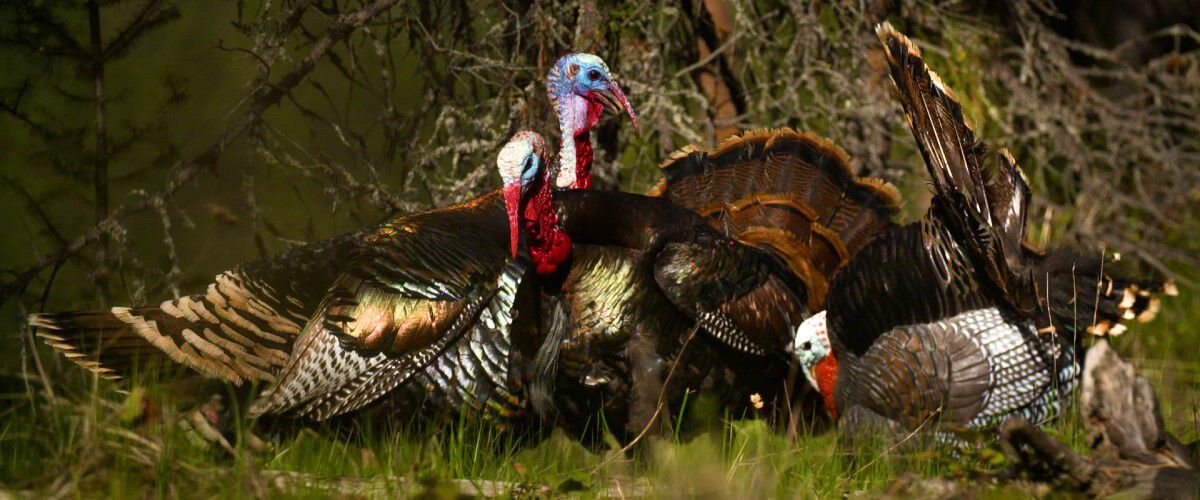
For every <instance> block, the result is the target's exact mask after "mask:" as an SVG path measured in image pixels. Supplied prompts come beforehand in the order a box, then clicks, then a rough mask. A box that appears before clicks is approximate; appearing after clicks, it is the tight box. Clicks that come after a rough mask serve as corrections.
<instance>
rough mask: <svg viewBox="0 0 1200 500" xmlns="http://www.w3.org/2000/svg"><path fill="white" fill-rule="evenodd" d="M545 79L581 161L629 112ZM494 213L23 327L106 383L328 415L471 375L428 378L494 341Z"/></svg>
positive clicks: (536, 254) (459, 214)
mask: <svg viewBox="0 0 1200 500" xmlns="http://www.w3.org/2000/svg"><path fill="white" fill-rule="evenodd" d="M571 73H585V76H586V77H587V78H589V82H591V83H588V84H586V85H585V84H583V83H578V84H574V85H571V86H566V85H564V84H563V79H562V78H561V77H560V75H565V74H571ZM575 76H578V75H575ZM549 77H550V79H551V81H548V82H547V84H548V85H547V89H548V92H550V93H551V94H552V95H554V96H555V102H554V109H555V112H556V114H557V119H558V122H559V123H560V126H562V127H563V131H564V133H565V134H567V135H566V136H564V138H563V141H564V143H570V144H573V145H575V149H576V150H577V151H578V150H581V149H586V150H588V151H590V143H588V145H587V146H583V143H584V142H587V138H588V130H590V128H591V127H592V126H594V125H595V124H596V121H597V120H598V119H599V118H600V115H601V113H602V111H603V110H604V109H605V107H611V108H613V109H616V110H618V111H621V110H623V111H625V112H627V113H628V114H629V116H630V117H631V118H634V116H635V115H634V114H633V111H632V109H631V108H630V107H629V105H628V103H627V102H626V99H625V97H624V94H623V93H622V92H621V91H620V88H619V86H617V84H616V83H615V82H614V80H613V78H612V75H611V74H609V71H608V68H607V67H606V66H605V65H604V63H603V61H601V60H600V59H599V58H597V57H595V56H590V55H585V54H572V55H568V56H565V57H564V58H562V59H561V60H560V61H559V62H558V63H557V64H556V65H555V67H554V69H552V70H551V71H550V74H549ZM581 78H583V77H577V78H576V80H577V81H581ZM581 109H582V110H584V111H586V113H585V114H584V115H583V116H582V118H581V117H580V116H579V113H578V111H579V110H581ZM634 120H635V122H634V123H635V124H636V119H634ZM513 144H520V145H527V146H528V147H529V148H530V151H534V152H535V153H536V154H534V155H533V156H538V154H545V151H546V148H545V145H544V144H543V141H542V140H541V138H540V136H537V137H535V136H533V135H528V134H526V135H519V136H518V137H516V138H514V139H513V141H512V142H511V143H510V145H509V146H513ZM522 147H523V146H522ZM506 150H507V149H506ZM541 161H542V162H545V161H547V160H545V159H542V160H541ZM562 161H569V163H570V164H571V165H572V169H571V170H570V172H571V174H572V175H571V177H573V178H578V177H586V176H587V173H588V172H589V171H590V168H591V156H590V155H579V157H578V158H570V159H569V160H567V159H564V160H562ZM567 184H573V181H572V182H571V183H567ZM551 187H553V183H552V182H551V183H548V184H547V190H548V189H549V188H551ZM535 191H536V190H533V191H530V194H532V193H534V192H535ZM537 192H540V191H537ZM541 196H542V199H543V200H546V199H548V194H542V195H541ZM518 201H519V200H518ZM505 202H506V192H505V191H504V190H498V191H494V192H491V193H488V194H485V195H483V196H480V197H478V198H475V199H472V200H470V201H467V202H465V203H461V204H458V205H454V206H450V207H446V208H441V209H437V210H431V211H428V212H423V213H418V214H413V215H409V216H403V217H399V218H396V219H393V220H390V221H388V222H385V223H382V224H379V225H376V226H372V227H367V228H364V229H361V230H358V231H355V232H353V233H349V234H345V235H342V236H338V237H335V238H331V239H329V240H325V241H321V242H317V243H312V244H309V245H304V246H301V247H297V248H295V249H293V250H290V251H288V252H285V253H283V254H280V255H277V256H273V257H270V258H267V259H264V260H262V261H256V262H251V263H247V264H243V265H241V266H238V267H237V268H235V269H233V270H230V271H227V272H225V273H222V274H221V275H219V276H218V277H217V279H216V280H215V282H214V283H213V284H211V285H209V287H208V288H207V290H206V291H205V292H203V293H199V294H195V295H189V296H184V297H180V298H177V299H172V300H167V301H165V302H162V303H161V304H159V305H157V306H144V307H115V308H111V309H108V310H97V311H76V312H66V313H40V314H34V315H31V316H30V318H29V323H30V325H31V326H32V327H34V328H35V329H36V331H37V334H38V336H39V337H40V338H42V339H43V340H44V341H45V342H46V343H47V344H49V345H50V346H52V347H54V348H55V349H57V350H59V351H60V352H62V353H63V354H64V356H66V357H67V358H68V359H70V360H71V361H73V362H75V363H76V364H79V365H80V366H82V367H84V368H87V369H89V370H91V371H93V372H95V373H97V374H98V375H101V376H103V377H109V378H118V377H120V376H121V375H123V374H127V373H128V372H129V371H130V370H131V369H132V368H133V366H134V365H135V364H136V365H137V366H141V367H145V368H148V369H149V368H152V367H156V366H170V365H175V364H178V365H183V366H186V367H188V368H191V369H193V370H195V371H197V372H199V373H200V374H201V375H204V376H206V377H211V378H215V379H218V380H223V381H227V382H231V383H233V384H236V385H241V384H244V383H247V382H251V383H266V384H271V385H272V390H270V391H269V392H268V393H267V394H266V395H265V397H264V398H263V399H261V400H260V401H258V403H257V404H256V405H255V406H254V409H255V411H256V412H258V413H264V414H284V415H293V416H305V417H309V418H313V419H318V420H320V419H325V418H328V417H331V416H333V415H337V414H340V413H344V412H348V411H351V410H353V409H356V408H359V407H362V406H363V405H366V404H368V403H370V402H371V401H373V400H375V399H376V398H378V397H379V396H381V395H382V394H385V393H387V392H388V391H389V390H391V389H394V388H395V387H397V386H400V385H402V384H404V383H406V382H409V381H411V380H412V378H413V377H414V376H419V377H422V378H421V381H422V384H425V385H429V384H435V385H436V384H439V383H442V382H444V379H445V378H446V377H449V376H452V377H457V378H461V377H466V376H469V375H464V374H463V373H454V374H451V375H445V374H443V375H442V376H441V377H442V378H437V377H432V376H426V375H423V373H425V372H424V368H426V367H428V366H429V363H431V362H432V360H433V359H435V358H437V356H439V355H440V354H441V353H442V352H444V351H446V350H447V349H452V348H454V346H456V345H458V344H456V343H457V342H460V341H461V340H462V339H463V338H464V337H467V338H475V337H473V336H477V335H493V334H492V333H479V332H478V331H477V330H475V327H477V326H479V325H480V322H481V321H482V323H483V324H484V325H485V326H486V330H488V331H489V332H491V331H497V328H498V326H497V325H499V323H497V321H499V320H497V319H496V318H495V317H493V316H495V315H497V314H500V312H499V311H500V310H502V309H504V307H502V304H500V303H498V302H496V300H497V299H503V300H507V299H508V296H507V295H506V294H507V293H508V288H510V287H511V286H512V284H513V282H514V281H515V280H517V279H518V278H519V277H520V276H521V269H520V267H521V265H520V264H518V263H514V262H512V261H513V260H514V259H512V252H511V250H512V243H513V242H512V239H511V235H512V234H514V233H516V231H515V230H513V229H515V228H514V227H513V226H512V225H511V224H510V218H509V214H510V210H509V209H508V208H507V207H506V205H505ZM530 203H532V201H530ZM543 203H548V202H545V201H543ZM536 212H537V211H536V210H534V211H533V212H531V213H536ZM539 224H541V226H539V227H550V226H553V223H552V221H550V220H545V221H541V222H539ZM533 234H534V235H535V237H533V238H531V239H530V241H529V242H528V245H527V247H526V250H525V252H526V253H527V254H528V255H529V256H530V257H529V260H530V262H529V264H531V267H532V268H534V269H535V270H540V271H542V272H547V273H552V272H554V270H555V268H556V265H557V263H558V262H560V261H562V260H565V259H566V258H567V257H568V256H569V252H566V251H564V249H569V242H566V241H564V240H563V239H562V238H561V237H554V236H547V237H545V238H542V237H540V236H539V235H543V234H545V235H550V234H551V233H550V232H549V231H548V230H545V231H544V230H540V229H539V230H538V231H536V232H534V233H533ZM489 311H490V312H489ZM489 315H490V316H489ZM489 318H491V319H490V320H489ZM499 326H505V325H499ZM476 344H478V342H476ZM492 354H495V353H491V354H489V353H478V352H477V353H475V354H474V355H475V356H477V357H482V356H485V355H492ZM489 359H490V358H489ZM431 377H432V378H431ZM497 377H499V376H497ZM493 378H496V377H493ZM499 378H503V377H499ZM461 390H466V389H460V388H453V389H451V388H446V391H461ZM470 391H475V392H478V391H476V390H475V389H469V390H468V392H470ZM483 392H487V391H483Z"/></svg>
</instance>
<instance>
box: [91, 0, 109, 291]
mask: <svg viewBox="0 0 1200 500" xmlns="http://www.w3.org/2000/svg"><path fill="white" fill-rule="evenodd" d="M87 9H88V29H89V31H90V36H91V58H92V60H91V76H92V92H93V98H94V101H95V113H96V132H95V133H96V145H95V150H94V151H93V157H92V161H93V165H92V186H93V188H94V189H95V195H94V196H95V218H96V223H97V224H99V223H102V222H104V221H105V220H106V219H108V128H107V124H106V116H105V95H104V62H105V61H104V57H105V56H104V47H103V44H102V42H101V40H100V2H99V1H98V0H88V3H87ZM95 276H96V277H95V280H96V281H95V282H96V286H97V287H98V288H99V292H100V295H101V299H102V300H103V301H104V302H105V303H107V298H108V234H107V233H104V234H102V235H101V236H100V241H99V242H98V243H97V249H96V275H95Z"/></svg>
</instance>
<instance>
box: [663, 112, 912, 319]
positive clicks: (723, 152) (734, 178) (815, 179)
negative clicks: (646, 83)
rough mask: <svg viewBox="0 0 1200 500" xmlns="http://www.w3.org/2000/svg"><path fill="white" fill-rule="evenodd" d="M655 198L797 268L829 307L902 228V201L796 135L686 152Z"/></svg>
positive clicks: (834, 151)
mask: <svg viewBox="0 0 1200 500" xmlns="http://www.w3.org/2000/svg"><path fill="white" fill-rule="evenodd" d="M662 170H663V174H664V178H663V179H662V181H661V182H660V183H659V184H658V186H657V187H655V188H654V189H653V190H652V191H651V192H650V195H651V196H663V197H666V198H668V199H670V200H671V201H672V202H673V203H675V204H678V205H681V206H684V207H687V208H689V209H691V210H694V211H696V212H697V213H699V214H700V215H701V216H704V217H707V218H708V221H709V223H710V224H711V225H712V226H713V227H715V228H717V229H719V230H721V231H722V232H724V234H725V235H727V236H731V237H733V238H735V239H737V240H738V241H740V242H742V243H744V244H747V245H751V246H754V247H756V248H759V249H760V250H764V251H767V252H769V253H771V254H773V255H775V256H776V257H779V258H780V259H782V260H783V261H784V262H786V263H787V265H788V267H789V269H790V270H791V271H792V272H793V273H795V274H796V275H797V276H798V277H800V279H801V280H802V281H804V283H805V285H806V286H807V288H808V294H807V295H808V300H809V304H808V305H809V307H810V308H811V309H813V310H815V309H819V308H820V306H821V305H822V304H823V301H824V296H825V291H826V290H827V289H828V281H829V278H830V276H832V274H833V272H834V271H836V270H837V269H838V268H839V267H841V266H842V265H844V264H845V263H846V262H848V261H849V259H850V257H851V256H852V255H854V254H855V253H856V252H858V250H859V249H861V248H862V247H863V246H865V245H866V244H867V242H869V241H870V240H871V239H872V238H874V237H875V236H876V235H878V234H880V233H881V232H883V231H884V230H886V229H888V228H890V227H892V226H893V222H892V218H893V217H894V215H895V214H896V212H897V211H898V209H899V204H900V197H899V193H898V192H897V191H896V189H895V188H894V187H892V186H891V185H890V184H888V183H886V182H884V181H882V180H878V179H860V178H858V177H856V176H855V175H854V174H853V171H852V168H851V167H850V161H849V157H848V156H847V155H846V153H845V151H843V150H842V149H841V148H838V147H837V146H836V145H834V144H833V143H831V142H829V141H828V140H825V139H823V138H820V137H818V136H815V135H813V134H810V133H806V132H796V131H794V130H790V129H781V130H774V131H751V132H748V133H746V134H744V135H741V136H735V137H731V138H729V139H727V140H726V141H725V142H724V143H722V144H721V146H719V147H717V148H716V149H715V150H713V151H702V150H699V149H698V148H695V147H687V148H684V149H682V150H680V151H678V152H676V153H674V154H672V155H671V158H670V159H669V160H667V161H666V162H664V163H663V165H662Z"/></svg>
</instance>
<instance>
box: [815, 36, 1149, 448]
mask: <svg viewBox="0 0 1200 500" xmlns="http://www.w3.org/2000/svg"><path fill="white" fill-rule="evenodd" d="M876 32H877V33H878V35H879V38H880V40H881V41H882V42H883V45H884V49H885V51H886V54H887V60H888V64H889V66H890V68H891V75H892V80H893V82H894V83H895V85H896V87H897V90H898V93H897V95H898V96H899V98H900V101H901V103H902V104H903V107H904V110H905V113H906V115H907V118H908V123H909V126H910V127H911V128H912V131H913V135H914V136H915V137H916V139H917V144H918V146H919V147H920V151H921V154H922V156H923V157H924V159H925V163H926V166H927V167H928V169H929V174H930V178H931V179H932V182H933V192H934V196H933V201H932V202H931V206H930V208H929V210H928V212H926V214H925V216H924V217H923V218H922V219H921V220H920V221H919V222H915V223H912V224H908V225H906V226H903V227H900V228H896V229H893V230H891V231H889V232H887V233H885V234H883V235H881V236H879V237H878V238H876V239H875V240H874V241H872V242H871V243H870V244H868V245H867V246H866V247H865V248H864V249H863V250H862V251H861V252H859V253H858V254H857V255H856V256H855V257H854V259H853V260H851V261H850V263H849V264H847V265H846V266H845V267H843V268H842V269H841V270H840V271H838V272H837V274H835V275H834V279H833V282H832V284H831V286H830V290H829V295H828V299H827V309H826V311H822V312H820V313H818V314H816V315H814V316H813V317H811V318H809V319H808V320H806V321H805V323H804V324H803V325H801V326H800V328H798V329H797V331H796V338H795V340H794V342H793V348H794V351H795V355H796V356H797V358H798V360H799V362H800V364H801V365H802V368H803V370H804V372H805V374H806V375H807V377H808V380H809V381H810V382H811V383H812V384H813V385H814V386H815V387H816V388H817V389H818V390H819V391H820V392H821V394H822V395H823V396H824V399H825V403H826V406H827V407H828V409H829V411H830V412H831V413H833V414H834V415H837V414H838V413H839V412H845V411H847V410H849V409H858V408H862V409H866V410H869V412H873V413H874V414H878V415H882V416H884V417H886V418H888V419H891V420H893V421H895V422H898V423H899V424H900V425H901V426H903V427H904V428H906V429H908V430H914V429H919V428H923V426H926V425H929V426H930V427H932V426H933V425H934V424H937V423H939V422H940V423H942V424H945V425H947V427H948V429H950V430H955V429H963V428H986V427H989V426H990V425H992V424H996V423H999V422H1000V421H1001V420H1003V419H1004V418H1006V417H1008V416H1012V415H1022V416H1024V417H1025V418H1027V419H1029V420H1031V421H1034V422H1044V421H1045V420H1046V419H1047V418H1048V417H1049V416H1051V415H1052V414H1053V413H1054V412H1055V410H1056V408H1058V406H1059V405H1060V401H1061V400H1063V399H1064V398H1066V397H1067V396H1068V395H1069V394H1070V393H1071V391H1072V389H1073V388H1074V387H1075V384H1076V378H1077V375H1078V363H1077V360H1076V358H1075V352H1076V346H1075V343H1076V342H1077V341H1078V340H1079V337H1080V336H1081V333H1082V332H1080V331H1077V330H1076V324H1077V323H1078V325H1079V326H1081V327H1083V326H1086V328H1087V329H1088V330H1089V331H1092V332H1094V333H1100V332H1102V331H1107V330H1108V329H1109V328H1110V327H1111V326H1112V325H1115V324H1116V322H1118V321H1120V320H1121V319H1122V318H1133V317H1136V316H1138V315H1139V314H1142V313H1143V312H1144V310H1145V309H1146V308H1147V306H1148V305H1149V302H1150V301H1149V300H1148V298H1147V297H1146V296H1145V294H1144V293H1142V294H1141V298H1139V286H1141V287H1142V288H1141V290H1147V289H1148V287H1147V284H1145V283H1140V284H1139V283H1133V282H1130V281H1126V280H1122V279H1118V278H1113V277H1110V276H1108V275H1105V274H1103V273H1101V269H1102V268H1101V267H1100V262H1099V260H1097V259H1095V258H1090V259H1089V258H1085V257H1082V256H1080V255H1079V254H1078V253H1076V252H1073V251H1071V250H1067V249H1060V250H1056V251H1053V252H1051V253H1050V254H1049V255H1048V256H1041V255H1038V254H1035V253H1033V252H1032V251H1031V250H1029V247H1028V246H1027V245H1026V244H1025V242H1024V236H1025V217H1026V204H1027V202H1028V199H1029V188H1028V186H1027V185H1026V184H1025V180H1024V178H1023V175H1022V173H1021V171H1020V168H1019V167H1018V166H1017V165H1016V163H1015V162H1014V161H1013V159H1012V157H1011V156H1009V155H1008V154H1007V152H1005V151H1001V154H999V155H996V156H992V157H990V158H993V159H995V160H996V162H995V163H985V160H986V159H988V158H989V156H988V155H987V152H986V149H985V148H984V147H983V146H982V145H981V144H979V143H977V142H976V139H975V135H974V132H973V131H972V129H971V127H970V126H969V125H967V123H966V122H965V121H964V118H963V115H962V109H961V107H960V105H959V104H958V102H957V101H955V99H954V97H953V94H951V93H950V90H949V89H947V88H946V87H945V86H944V85H943V83H942V82H941V80H940V79H939V78H938V77H937V75H936V74H934V73H933V72H931V71H930V70H929V69H928V68H927V67H926V66H925V63H924V61H923V60H922V59H921V55H920V51H919V50H918V49H917V47H916V46H915V45H914V44H913V43H912V42H910V41H909V40H908V39H907V38H905V37H904V36H903V35H901V34H899V33H897V32H896V31H895V30H894V29H892V27H891V26H890V25H889V24H887V23H884V24H882V25H880V26H879V27H878V28H877V29H876ZM1076 291H1078V292H1077V293H1076ZM1076 310H1077V311H1078V314H1075V311H1076ZM1145 314H1149V313H1145ZM1142 319H1148V318H1146V317H1145V316H1144V315H1143V316H1142ZM1122 328H1123V327H1122ZM939 437H942V438H949V439H953V438H952V437H951V436H949V435H947V434H939Z"/></svg>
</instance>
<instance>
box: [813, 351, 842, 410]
mask: <svg viewBox="0 0 1200 500" xmlns="http://www.w3.org/2000/svg"><path fill="white" fill-rule="evenodd" d="M837 371H838V363H837V358H836V357H834V355H833V353H832V352H830V353H829V355H828V356H825V359H822V360H821V361H818V362H817V365H816V366H814V367H813V379H815V380H816V381H817V391H819V392H820V393H821V399H823V400H824V401H825V409H826V410H828V411H829V416H831V417H833V418H835V419H836V418H838V409H837V401H836V400H834V389H835V388H836V387H837Z"/></svg>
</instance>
